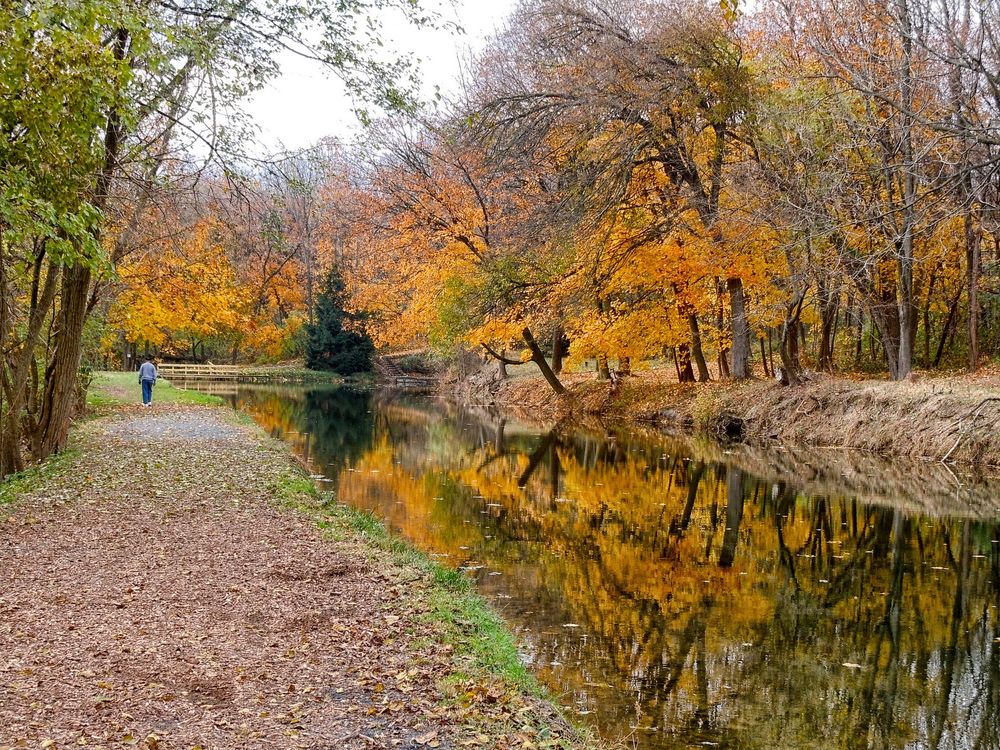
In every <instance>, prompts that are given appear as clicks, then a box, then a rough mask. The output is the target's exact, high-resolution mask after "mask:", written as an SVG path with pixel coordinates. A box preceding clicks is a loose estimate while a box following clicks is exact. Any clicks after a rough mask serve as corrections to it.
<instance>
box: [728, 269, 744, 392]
mask: <svg viewBox="0 0 1000 750" xmlns="http://www.w3.org/2000/svg"><path fill="white" fill-rule="evenodd" d="M726 288H727V289H728V290H729V306H730V318H731V319H730V325H731V326H732V333H733V349H732V360H733V364H732V367H731V368H730V371H731V372H732V376H733V378H734V379H735V380H747V379H748V378H749V377H750V324H749V322H748V321H747V311H746V300H745V298H744V295H743V280H742V279H740V278H738V277H733V278H729V279H727V280H726Z"/></svg>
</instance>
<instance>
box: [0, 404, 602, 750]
mask: <svg viewBox="0 0 1000 750" xmlns="http://www.w3.org/2000/svg"><path fill="white" fill-rule="evenodd" d="M75 446H76V449H75V452H74V454H73V455H72V456H70V457H68V458H64V459H62V460H60V461H59V462H58V466H57V468H55V469H51V470H49V471H48V472H46V473H45V474H44V475H43V477H42V478H41V479H40V480H39V481H38V482H37V483H36V486H35V487H34V488H33V489H32V490H31V491H30V492H28V493H27V494H24V495H21V496H20V497H19V498H17V499H16V500H15V501H14V502H13V503H12V504H10V505H6V506H3V507H0V521H2V523H0V571H2V573H0V575H2V577H3V586H2V587H0V748H13V747H34V748H37V747H43V748H69V747H105V748H126V747H130V748H135V747H140V748H146V750H157V749H158V748H159V749H160V750H166V749H168V748H169V749H175V748H176V749H181V748H183V750H192V748H203V749H204V750H208V749H209V748H212V749H213V750H216V749H222V748H263V747H267V748H336V749H337V750H340V749H342V748H369V749H370V748H375V747H378V748H391V747H405V748H418V747H495V748H508V747H518V748H520V747H523V746H527V745H526V744H525V743H534V744H533V745H532V746H535V747H538V746H542V745H541V744H540V743H543V741H547V742H553V743H557V744H552V745H551V746H553V747H566V748H583V747H592V746H593V743H592V742H591V741H588V740H584V739H581V738H579V737H578V736H577V735H576V734H575V733H574V731H573V730H572V729H571V728H570V727H568V726H567V725H566V724H565V723H564V722H563V721H562V720H561V719H560V718H559V717H558V716H557V715H556V714H555V712H554V711H553V710H552V708H551V707H550V706H549V704H547V703H545V702H544V701H541V700H538V699H536V698H533V697H531V696H530V695H528V694H526V693H525V692H524V690H523V688H522V687H518V685H516V684H514V683H513V682H511V680H510V679H508V678H505V677H503V676H497V675H495V674H490V673H487V672H485V671H483V670H482V669H481V668H480V667H479V666H477V657H476V655H475V653H474V648H472V647H469V646H466V645H464V644H466V643H467V642H469V641H470V640H474V635H475V634H474V633H471V629H473V628H474V627H475V625H474V624H473V623H470V622H467V621H465V620H464V619H463V618H462V615H461V612H459V611H458V609H456V607H457V606H458V605H455V604H454V602H453V601H452V600H451V599H450V598H449V597H450V596H451V594H450V593H449V591H448V590H446V589H447V586H446V585H445V584H442V583H441V582H440V581H437V580H436V578H435V575H434V573H433V571H432V570H430V569H429V568H427V567H426V566H423V565H421V564H418V563H416V562H412V561H409V560H410V558H412V557H413V556H412V555H411V556H410V557H406V556H401V554H400V553H399V552H398V550H396V551H393V550H392V549H386V548H384V547H379V546H378V545H375V544H373V543H372V542H371V541H369V540H368V539H367V538H366V536H365V535H364V534H363V533H361V532H359V531H358V530H357V524H356V523H355V524H354V525H352V523H351V520H350V518H348V517H347V516H345V515H344V514H345V513H346V511H343V512H339V511H337V510H329V509H326V508H324V507H322V506H320V505H319V504H318V503H317V501H316V499H315V497H314V496H313V495H310V493H309V491H308V489H309V486H310V483H309V482H308V480H304V477H303V475H302V474H301V472H300V471H298V470H297V468H296V467H294V466H293V465H292V464H291V460H290V458H289V455H288V453H287V451H286V450H285V448H284V446H282V445H280V444H278V443H276V442H274V441H270V440H268V439H266V438H264V437H263V436H262V435H261V433H260V432H259V431H258V430H257V429H256V428H254V427H248V426H244V425H240V424H237V423H236V422H235V421H234V419H233V415H232V414H231V413H229V412H228V410H224V409H218V408H198V407H177V406H157V407H154V408H153V409H150V410H143V409H141V408H139V407H131V408H123V409H117V410H116V411H115V413H114V414H113V415H112V416H110V417H106V418H104V419H101V420H97V421H93V422H90V423H88V424H85V425H84V426H82V427H81V428H79V430H78V431H77V434H76V436H75ZM309 504H311V505H312V507H311V508H309V507H304V505H309ZM291 506H295V507H291ZM317 519H318V520H319V525H320V526H322V527H324V528H323V529H322V530H321V529H320V528H319V527H318V526H317V523H316V521H317ZM439 577H440V576H438V578H439ZM456 596H457V595H456ZM465 596H468V594H466V595H465ZM459 609H460V608H459ZM546 746H547V745H546Z"/></svg>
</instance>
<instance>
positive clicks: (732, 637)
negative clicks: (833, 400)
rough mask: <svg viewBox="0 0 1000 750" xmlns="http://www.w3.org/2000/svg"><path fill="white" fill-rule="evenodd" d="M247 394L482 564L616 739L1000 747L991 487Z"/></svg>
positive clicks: (425, 404) (908, 472)
mask: <svg viewBox="0 0 1000 750" xmlns="http://www.w3.org/2000/svg"><path fill="white" fill-rule="evenodd" d="M237 400H238V402H239V405H240V407H241V408H243V409H245V410H246V411H248V412H250V413H251V414H252V415H253V416H254V417H255V418H256V419H257V420H258V421H259V422H261V424H263V425H264V426H265V427H266V428H268V429H269V430H270V432H271V433H272V434H273V435H275V436H276V437H281V438H283V439H286V440H288V441H289V442H290V443H291V444H292V445H293V446H294V447H295V449H296V450H297V451H298V452H299V453H300V455H303V456H305V457H307V458H308V459H309V461H310V464H311V465H312V466H313V467H314V470H315V471H316V472H317V473H321V474H324V475H325V476H326V477H328V478H329V480H330V483H331V485H332V487H333V488H334V489H335V490H336V492H337V495H338V497H339V498H340V499H341V500H342V501H344V502H347V503H350V504H352V505H355V506H358V507H363V508H368V509H371V510H374V511H375V512H376V513H377V514H378V515H379V516H381V517H382V518H384V519H386V521H387V522H388V523H389V524H390V525H391V526H393V527H394V528H395V529H396V530H398V531H399V532H401V533H402V534H404V535H405V536H406V537H407V538H409V539H411V540H412V541H413V542H415V543H416V544H417V545H418V546H420V547H421V548H422V549H424V550H426V551H428V552H430V553H431V554H433V555H434V556H435V557H437V558H438V559H439V560H440V561H441V562H443V563H445V564H447V565H451V566H455V567H460V568H463V569H465V570H466V571H467V572H468V575H470V576H473V577H475V579H476V580H477V582H478V584H479V588H480V590H481V591H482V592H483V593H484V594H485V595H486V596H487V597H489V598H490V599H491V601H493V603H494V604H495V606H496V607H497V608H498V609H499V610H500V612H501V613H502V614H503V615H504V617H505V619H506V620H507V621H508V622H509V623H510V624H511V626H512V627H513V628H515V629H516V630H517V631H518V633H519V635H520V637H521V642H522V649H523V656H524V658H525V660H526V661H528V662H529V663H530V664H532V665H533V667H534V668H535V670H536V673H537V674H538V675H539V677H540V678H541V679H542V680H543V681H544V682H545V683H546V684H547V685H548V686H549V687H550V689H551V690H552V691H553V693H554V694H555V695H556V696H557V697H558V698H559V699H560V700H561V701H562V702H563V703H564V704H565V705H567V706H569V707H570V708H571V709H574V710H576V711H578V712H579V713H580V715H581V716H582V717H584V718H585V719H586V720H588V721H592V722H593V723H595V724H596V725H597V726H598V727H600V729H601V730H602V731H603V732H605V733H606V734H607V735H608V736H611V737H617V736H620V735H622V734H629V733H631V734H632V736H633V737H634V739H635V741H636V743H637V744H638V746H640V747H645V748H654V747H655V748H661V747H662V748H668V747H669V748H673V747H689V746H691V747H712V746H717V747H730V748H751V747H761V748H764V747H802V748H807V747H809V748H811V747H940V748H953V747H954V748H957V747H983V748H987V747H989V748H993V747H998V746H1000V730H998V723H1000V620H998V617H997V605H998V603H1000V584H998V580H1000V545H998V543H997V542H996V541H995V540H997V539H998V535H1000V524H997V523H995V522H993V521H990V520H983V519H982V517H983V516H987V517H988V514H989V512H990V511H989V507H991V498H992V497H994V496H995V487H994V486H993V485H991V484H989V483H985V482H983V483H980V484H978V485H971V486H969V487H967V488H966V489H964V490H961V492H963V493H965V494H964V495H962V496H961V497H960V499H961V500H962V505H960V506H956V505H954V497H955V492H956V489H955V487H956V486H957V485H955V484H954V483H953V482H952V479H950V478H949V475H948V474H943V473H941V472H940V471H939V470H938V469H934V468H932V467H926V466H924V465H919V466H918V468H917V469H916V470H915V469H914V468H913V466H912V465H911V466H909V467H907V466H903V465H900V464H880V463H878V462H876V461H874V460H873V459H868V458H862V459H857V458H856V457H852V459H851V460H852V461H853V462H852V463H849V462H848V461H846V460H844V457H842V456H839V455H837V456H833V457H831V456H829V455H825V456H821V457H819V458H816V457H811V458H809V460H808V461H806V460H803V459H802V457H801V456H799V455H798V454H794V453H793V452H790V451H783V452H781V454H779V455H774V456H772V455H766V454H764V453H762V452H760V451H752V450H749V449H736V448H734V449H733V450H732V451H731V452H730V451H724V450H722V449H720V448H719V447H718V446H714V445H710V444H705V445H696V444H689V443H684V442H679V441H671V440H668V439H666V438H661V437H657V436H652V435H644V434H639V433H629V432H611V433H607V432H605V431H586V430H581V431H578V432H563V433H560V434H559V435H555V434H549V435H544V434H539V433H538V432H537V431H533V430H529V429H525V428H523V427H520V426H518V425H514V424H506V423H503V422H500V421H498V420H496V419H495V418H490V417H488V416H487V415H485V414H480V413H475V412H472V411H467V410H463V409H460V408H458V407H455V406H453V405H445V404H441V403H439V402H435V401H433V400H431V399H428V398H421V397H416V396H399V395H397V396H396V397H394V398H393V397H389V396H385V395H381V394H378V395H374V396H373V395H371V394H367V393H361V392H356V391H350V390H345V389H340V390H336V389H327V390H310V391H307V390H304V389H284V390H271V389H268V390H241V391H240V394H239V396H238V399H237ZM949 483H951V484H949ZM858 497H861V498H863V500H858V499H856V498H858ZM889 501H895V502H897V503H898V504H901V505H902V509H900V508H899V507H893V505H892V504H891V503H890V502H889ZM948 503H952V507H953V508H954V515H953V516H952V517H949V516H948V515H947V514H946V515H943V516H942V515H939V516H937V517H929V516H926V515H920V514H919V513H918V512H916V511H922V512H926V511H927V510H928V509H930V510H932V511H940V510H941V509H942V508H944V507H946V506H947V504H948ZM970 508H971V511H970V510H969V509H970ZM962 515H965V516H967V517H966V518H962V517H960V516H962Z"/></svg>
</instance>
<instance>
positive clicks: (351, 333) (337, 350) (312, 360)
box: [306, 268, 375, 375]
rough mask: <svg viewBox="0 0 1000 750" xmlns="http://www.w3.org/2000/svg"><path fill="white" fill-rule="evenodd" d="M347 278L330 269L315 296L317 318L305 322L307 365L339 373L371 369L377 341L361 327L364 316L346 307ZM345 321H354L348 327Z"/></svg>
mask: <svg viewBox="0 0 1000 750" xmlns="http://www.w3.org/2000/svg"><path fill="white" fill-rule="evenodd" d="M344 297H345V287H344V279H343V277H342V276H341V275H340V272H339V271H338V270H337V269H336V268H332V269H330V272H329V273H328V274H327V275H326V278H325V279H324V281H323V290H322V291H321V292H320V294H319V296H318V297H317V298H316V317H315V322H314V323H312V324H310V325H308V326H306V334H307V336H308V340H307V342H306V367H308V368H309V369H310V370H332V371H333V372H336V373H339V374H340V375H354V374H356V373H359V372H371V369H372V355H373V354H374V353H375V345H374V344H373V343H372V340H371V338H370V337H369V336H368V334H367V333H365V331H364V329H363V328H362V327H361V317H360V316H357V315H352V314H351V313H349V312H347V311H346V310H345V309H344ZM345 323H348V324H353V325H351V328H350V329H345V327H344V325H345Z"/></svg>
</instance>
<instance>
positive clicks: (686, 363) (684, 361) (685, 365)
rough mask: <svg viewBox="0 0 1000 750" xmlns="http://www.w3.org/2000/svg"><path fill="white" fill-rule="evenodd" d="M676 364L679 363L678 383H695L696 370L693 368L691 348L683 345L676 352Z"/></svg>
mask: <svg viewBox="0 0 1000 750" xmlns="http://www.w3.org/2000/svg"><path fill="white" fill-rule="evenodd" d="M674 362H676V363H677V382H678V383H693V382H694V370H693V369H692V367H691V347H689V346H688V345H687V344H681V345H680V346H678V347H677V349H675V350H674Z"/></svg>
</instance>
